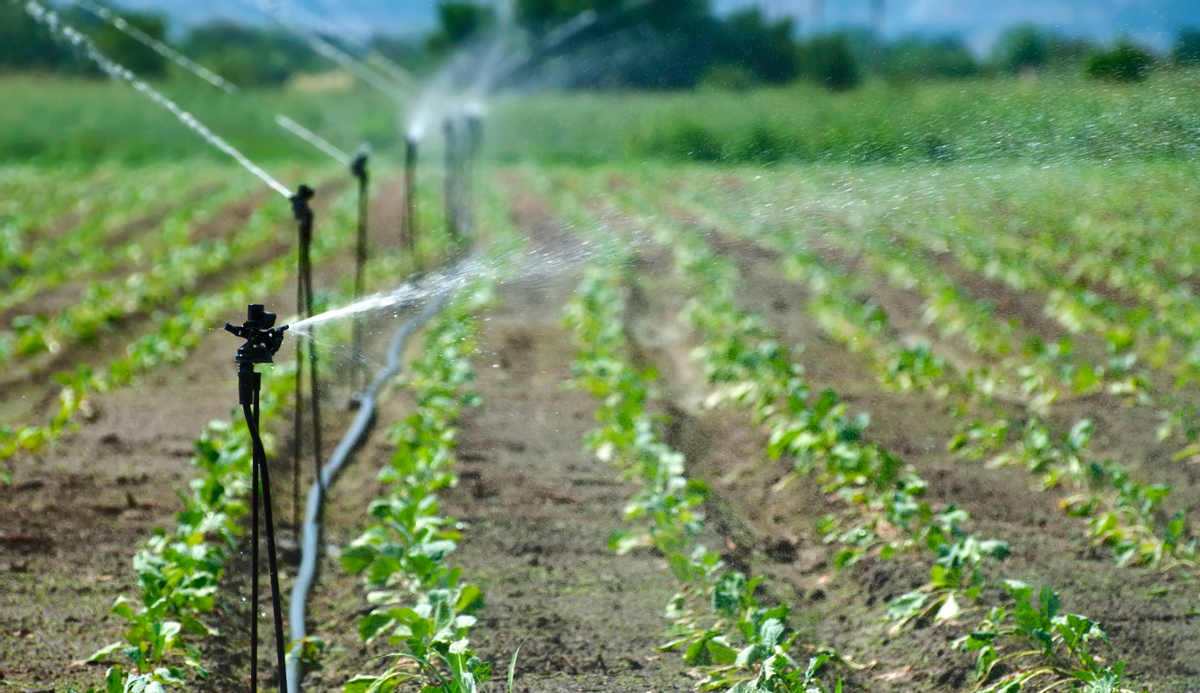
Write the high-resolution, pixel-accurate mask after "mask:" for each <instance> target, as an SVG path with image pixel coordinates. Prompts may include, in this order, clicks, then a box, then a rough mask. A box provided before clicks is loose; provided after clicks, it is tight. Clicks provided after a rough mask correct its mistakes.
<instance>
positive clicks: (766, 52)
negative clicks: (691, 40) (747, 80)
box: [724, 7, 800, 84]
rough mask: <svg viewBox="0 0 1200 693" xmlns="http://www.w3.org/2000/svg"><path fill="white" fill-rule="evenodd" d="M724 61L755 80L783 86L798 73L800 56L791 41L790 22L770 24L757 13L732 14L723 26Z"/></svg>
mask: <svg viewBox="0 0 1200 693" xmlns="http://www.w3.org/2000/svg"><path fill="white" fill-rule="evenodd" d="M724 28H725V32H724V33H725V35H726V41H727V48H726V49H725V58H726V61H727V62H729V63H731V64H733V65H736V66H739V67H741V68H743V69H745V70H747V71H748V72H750V73H751V74H753V75H754V76H755V77H756V78H757V79H759V80H761V81H763V82H767V83H769V84H782V83H785V82H789V81H791V80H793V79H795V77H796V75H797V74H799V72H800V56H799V55H798V53H797V51H796V44H795V42H794V41H793V40H792V34H793V25H792V20H790V19H782V20H779V21H776V22H771V21H769V20H767V19H766V18H765V17H763V15H762V12H760V11H759V9H758V8H757V7H756V8H752V9H748V10H743V11H741V12H735V13H733V14H732V15H730V16H729V18H728V19H727V20H725V22H724Z"/></svg>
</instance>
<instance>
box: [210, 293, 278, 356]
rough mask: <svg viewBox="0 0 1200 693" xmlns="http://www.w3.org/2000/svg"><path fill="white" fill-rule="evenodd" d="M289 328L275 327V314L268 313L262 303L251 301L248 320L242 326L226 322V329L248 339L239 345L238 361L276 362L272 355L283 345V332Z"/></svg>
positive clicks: (247, 315)
mask: <svg viewBox="0 0 1200 693" xmlns="http://www.w3.org/2000/svg"><path fill="white" fill-rule="evenodd" d="M287 328H288V326H287V325H284V326H283V327H275V314H274V313H268V312H267V310H266V308H264V307H263V304H261V303H251V304H250V305H249V306H248V307H247V309H246V322H244V323H242V326H241V327H237V326H235V325H233V324H231V323H225V331H226V332H229V333H231V334H233V335H234V336H236V337H241V338H242V339H244V340H246V343H245V344H243V345H241V346H240V347H238V350H237V358H236V359H235V361H236V362H237V363H274V362H275V361H274V360H273V359H272V357H273V356H274V355H275V352H277V351H279V347H280V346H282V345H283V333H284V330H286V329H287Z"/></svg>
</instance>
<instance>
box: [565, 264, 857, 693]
mask: <svg viewBox="0 0 1200 693" xmlns="http://www.w3.org/2000/svg"><path fill="white" fill-rule="evenodd" d="M621 285H622V280H621V276H620V273H619V270H617V269H614V268H611V267H609V268H599V267H597V268H593V269H592V270H591V271H590V272H589V274H588V275H587V276H586V277H585V279H584V281H583V282H582V283H581V284H580V286H579V289H578V290H577V291H576V293H575V294H574V296H572V298H571V300H570V302H569V303H568V304H567V307H566V309H565V311H564V316H563V323H564V325H565V326H566V327H567V328H569V329H571V330H572V331H573V332H574V335H575V341H576V343H577V344H578V345H579V347H580V352H579V355H578V357H577V359H576V361H575V362H574V363H573V364H572V373H573V380H572V385H573V386H574V387H576V388H579V389H581V390H584V391H586V392H588V393H589V394H591V395H592V396H593V397H595V398H596V399H597V400H598V401H599V402H600V403H601V404H600V407H599V408H598V409H597V411H596V420H597V422H598V423H599V424H600V428H598V429H596V430H594V431H592V432H591V433H590V434H589V435H588V439H587V446H588V447H589V448H590V449H592V450H593V451H595V453H596V455H597V457H598V458H599V459H600V460H602V461H604V462H607V463H610V464H613V465H614V466H616V467H617V469H618V470H619V471H620V472H621V476H622V478H624V479H627V480H631V481H633V482H634V483H635V484H636V485H637V486H638V492H637V493H636V494H635V495H634V496H633V498H632V499H630V501H629V503H628V504H627V505H626V507H625V513H624V514H625V519H626V521H627V522H629V523H631V524H632V525H634V528H633V529H630V530H625V531H621V532H618V533H617V534H615V535H614V536H613V537H612V538H611V539H610V542H609V543H610V546H611V547H612V548H613V549H614V550H615V551H617V552H618V553H625V552H627V551H630V550H633V549H634V548H637V547H649V548H652V549H655V550H657V551H658V552H660V553H661V554H662V555H663V556H665V557H666V559H667V563H668V565H669V566H670V567H671V570H672V572H673V573H674V575H675V577H676V578H677V579H678V580H679V582H680V583H681V585H682V588H681V589H680V591H679V592H678V593H677V594H676V595H675V596H674V597H672V598H671V601H670V603H669V604H668V605H667V608H666V611H665V615H666V617H667V618H668V619H670V621H671V627H670V630H669V637H670V642H668V643H666V644H665V645H663V649H681V650H682V651H683V658H684V660H685V661H686V662H687V663H688V664H691V665H693V666H696V667H699V668H701V669H702V671H703V672H704V675H705V678H704V681H703V682H702V684H701V686H702V688H704V689H705V690H714V689H726V688H728V689H731V690H735V691H745V692H749V691H805V692H806V693H807V692H817V691H825V690H827V689H826V687H825V685H824V684H823V683H822V681H821V680H820V678H818V672H819V670H820V669H821V667H822V666H823V665H824V664H825V663H826V662H827V661H829V660H830V659H836V658H838V656H837V654H836V653H834V652H831V651H824V652H821V653H819V654H818V655H817V656H815V657H812V658H811V659H810V660H809V662H808V665H807V666H806V667H801V666H800V665H799V664H798V663H797V662H796V660H795V659H793V658H792V656H791V655H790V654H789V650H791V649H792V645H793V644H794V643H795V641H796V638H797V633H796V632H795V631H790V630H789V629H788V628H787V625H786V623H787V617H788V613H789V609H788V605H787V604H786V603H781V604H779V605H777V606H774V607H766V606H763V605H761V604H760V603H759V601H758V599H757V598H756V597H755V591H756V589H757V587H758V585H759V583H761V582H762V580H763V578H762V577H761V576H760V577H755V578H750V579H748V578H747V577H746V575H745V574H743V573H740V572H737V571H733V570H728V569H726V566H725V563H724V561H722V559H721V555H720V554H719V553H717V552H715V551H711V550H708V549H706V548H705V547H704V546H703V545H700V544H699V543H698V538H699V535H700V534H701V533H702V532H703V530H704V516H703V513H702V512H701V511H700V510H699V507H700V505H701V504H702V503H703V502H704V501H705V500H706V499H707V497H708V489H707V487H706V485H705V484H704V483H703V482H702V481H699V480H696V479H688V478H687V477H686V476H685V469H684V467H685V460H684V456H683V454H682V453H680V452H679V451H677V450H675V449H673V448H672V447H671V446H670V445H668V444H666V443H665V442H663V441H662V438H661V435H660V433H659V428H660V425H661V423H662V422H661V420H660V418H659V417H656V416H654V415H653V414H651V413H650V412H648V411H647V410H646V408H645V407H646V403H647V399H648V397H649V392H648V383H649V381H650V380H651V379H652V377H653V376H652V374H651V373H650V372H648V371H640V370H638V369H637V368H635V367H634V366H633V365H631V364H630V363H629V357H628V346H627V344H626V337H625V325H624V322H623V320H624V312H625V299H624V297H623V295H622V286H621ZM837 690H839V691H840V690H841V683H840V681H839V683H838V685H837Z"/></svg>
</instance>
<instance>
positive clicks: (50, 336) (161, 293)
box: [0, 203, 290, 365]
mask: <svg viewBox="0 0 1200 693" xmlns="http://www.w3.org/2000/svg"><path fill="white" fill-rule="evenodd" d="M218 210H219V208H217V207H208V206H206V205H198V206H197V207H192V206H191V205H184V207H183V209H182V210H181V212H180V213H181V215H182V216H181V217H180V218H178V219H175V220H173V221H175V222H178V223H182V224H183V226H182V227H181V226H179V225H178V224H170V225H167V226H164V227H163V228H162V229H160V231H159V233H158V234H155V236H156V237H159V238H161V239H162V240H163V242H164V244H163V245H162V247H161V248H159V250H158V251H157V252H154V251H151V254H153V255H154V259H153V264H152V266H151V267H150V268H149V269H148V270H146V271H142V272H133V273H130V274H128V275H125V276H121V277H119V278H101V279H93V280H91V281H89V282H87V284H86V285H85V286H84V287H83V288H82V290H81V291H80V293H79V298H78V300H77V301H75V302H73V303H71V304H69V305H68V306H66V307H65V308H63V309H62V310H61V311H59V312H58V313H56V314H54V315H45V314H38V315H23V316H18V317H17V318H15V319H14V320H13V331H12V332H11V333H6V334H4V335H3V336H2V337H0V365H2V364H6V363H7V362H9V361H11V360H13V358H14V357H22V358H28V357H31V356H36V355H38V354H41V353H46V352H49V353H57V352H59V351H60V350H62V349H64V348H70V347H71V346H73V345H75V344H78V343H89V342H92V341H94V340H95V339H96V338H97V336H98V335H99V334H100V333H102V332H105V331H109V330H111V329H112V328H113V327H114V326H115V325H116V324H118V323H119V322H121V321H122V320H125V319H126V318H128V317H130V316H132V315H134V314H138V313H147V312H150V311H152V310H154V309H156V308H158V307H159V306H162V305H164V304H166V303H168V302H169V301H171V300H174V299H175V298H176V297H178V296H180V295H182V294H185V293H187V292H189V291H193V290H195V289H196V288H197V287H198V286H199V284H200V282H201V281H202V280H204V279H206V278H208V277H212V276H215V275H217V274H219V273H220V272H222V271H226V270H228V269H229V268H231V267H234V266H236V263H238V262H240V261H244V260H245V259H246V257H247V255H248V254H250V253H252V252H254V251H255V250H256V249H258V248H260V247H262V246H264V245H265V244H267V243H268V242H270V241H271V240H273V239H274V238H276V237H277V235H278V228H279V227H280V225H281V224H283V223H284V222H285V221H286V219H287V218H288V216H289V214H290V209H289V206H288V205H286V204H280V203H277V204H273V205H271V204H268V205H261V206H260V207H258V209H256V210H255V213H254V214H252V215H251V217H250V219H249V220H248V221H247V223H246V226H245V227H244V228H242V229H239V232H238V233H236V234H233V235H231V236H230V237H229V238H218V239H203V240H196V239H191V240H189V239H188V235H189V230H190V229H189V228H188V225H189V224H198V223H199V220H198V219H197V218H196V217H195V216H193V212H201V211H204V212H209V213H211V212H216V211H218ZM172 232H174V233H172ZM132 249H133V251H134V254H135V255H137V256H139V257H141V258H142V261H145V260H146V259H148V258H146V257H145V256H146V252H147V251H146V250H145V249H144V248H143V246H142V245H141V244H134V245H133V246H132ZM106 251H107V252H106ZM89 256H90V257H92V258H93V259H94V258H96V257H108V258H111V257H113V256H115V253H113V251H112V249H104V248H103V244H101V247H100V248H99V249H98V252H94V253H90V254H89ZM66 260H67V261H68V262H66V263H64V266H63V267H61V268H57V269H58V272H56V273H55V276H57V277H58V278H60V279H61V278H62V277H63V276H68V275H74V276H76V277H78V276H79V274H76V273H75V272H76V271H78V272H79V273H82V274H83V275H84V276H86V267H81V266H80V265H79V261H80V260H81V258H66ZM67 265H69V266H70V267H72V270H70V271H68V270H67V269H66V266H67ZM48 276H49V274H48V273H42V274H40V275H37V276H36V277H31V281H30V282H29V283H30V284H31V285H32V288H31V289H30V290H31V291H35V292H36V291H41V290H43V289H44V286H41V285H40V284H42V283H44V282H39V281H36V280H39V279H41V280H46V279H47V277H48ZM19 298H20V296H15V298H14V300H19Z"/></svg>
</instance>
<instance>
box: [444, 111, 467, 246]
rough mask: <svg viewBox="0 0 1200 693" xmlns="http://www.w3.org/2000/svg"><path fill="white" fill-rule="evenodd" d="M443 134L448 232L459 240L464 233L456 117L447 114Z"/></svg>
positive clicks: (451, 236)
mask: <svg viewBox="0 0 1200 693" xmlns="http://www.w3.org/2000/svg"><path fill="white" fill-rule="evenodd" d="M442 135H443V138H444V141H445V147H446V171H445V176H446V182H445V190H444V193H443V194H444V195H445V205H446V233H447V234H448V235H449V236H450V238H452V239H454V240H458V239H459V238H460V237H461V235H462V227H461V225H460V222H461V219H460V218H459V199H458V193H459V182H460V181H459V151H458V147H459V143H458V136H457V133H456V132H455V128H454V118H453V117H452V116H446V118H445V119H444V120H443V121H442Z"/></svg>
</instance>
